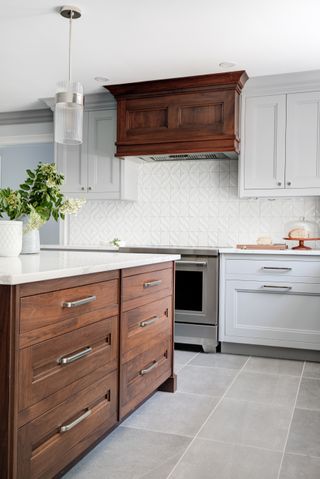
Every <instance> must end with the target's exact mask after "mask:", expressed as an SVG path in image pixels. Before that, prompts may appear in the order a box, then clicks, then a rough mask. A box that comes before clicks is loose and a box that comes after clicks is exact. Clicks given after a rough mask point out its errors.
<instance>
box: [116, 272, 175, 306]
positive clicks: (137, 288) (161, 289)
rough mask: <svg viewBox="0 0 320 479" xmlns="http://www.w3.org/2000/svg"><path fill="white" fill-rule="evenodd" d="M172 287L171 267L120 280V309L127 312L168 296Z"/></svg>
mask: <svg viewBox="0 0 320 479" xmlns="http://www.w3.org/2000/svg"><path fill="white" fill-rule="evenodd" d="M158 266H159V265H158ZM172 287H173V272H172V267H171V268H168V269H162V270H157V271H150V272H146V273H141V274H136V275H134V276H129V277H124V278H122V302H123V305H122V309H123V311H127V310H129V309H133V308H137V307H139V306H141V305H143V304H146V303H148V302H151V301H155V300H156V299H160V298H163V297H165V296H170V295H172Z"/></svg>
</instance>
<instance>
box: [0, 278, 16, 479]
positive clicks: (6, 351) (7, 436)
mask: <svg viewBox="0 0 320 479" xmlns="http://www.w3.org/2000/svg"><path fill="white" fill-rule="evenodd" d="M17 289H18V287H15V286H5V285H1V286H0V471H1V478H3V479H15V478H16V443H17V428H16V423H17V394H16V388H17V381H16V377H17V367H18V365H17V361H16V351H17V334H18V324H17V320H18V316H19V314H18V308H19V305H18V301H17Z"/></svg>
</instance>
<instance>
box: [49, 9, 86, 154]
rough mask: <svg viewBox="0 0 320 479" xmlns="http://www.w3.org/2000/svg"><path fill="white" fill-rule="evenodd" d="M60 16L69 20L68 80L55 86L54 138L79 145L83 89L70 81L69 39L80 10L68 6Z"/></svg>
mask: <svg viewBox="0 0 320 479" xmlns="http://www.w3.org/2000/svg"><path fill="white" fill-rule="evenodd" d="M60 15H62V16H63V17H64V18H68V19H69V78H68V80H67V81H61V82H59V83H58V84H57V90H56V105H55V113H54V138H55V141H56V142H57V143H63V144H65V145H79V144H81V143H82V130H83V87H82V85H81V83H79V82H73V81H72V80H71V37H72V20H76V19H77V18H80V17H81V10H80V9H79V8H78V7H74V6H69V5H68V6H64V7H62V8H61V10H60Z"/></svg>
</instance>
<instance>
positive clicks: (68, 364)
mask: <svg viewBox="0 0 320 479" xmlns="http://www.w3.org/2000/svg"><path fill="white" fill-rule="evenodd" d="M177 259H179V256H178V255H155V254H124V253H93V252H90V253H86V252H65V251H43V252H41V253H40V254H39V255H22V256H20V257H18V258H0V298H1V301H0V305H1V313H0V314H1V316H0V388H1V389H0V391H1V394H0V411H1V412H0V441H1V442H0V471H1V478H3V479H30V478H32V479H35V478H45V479H47V478H49V477H50V478H51V477H55V476H56V475H59V474H61V473H62V471H64V470H66V468H68V467H69V466H70V464H73V463H74V462H75V461H76V460H77V459H78V458H79V457H81V456H82V455H83V454H84V453H85V452H86V451H87V450H88V449H90V448H92V447H93V446H94V445H95V444H96V443H97V442H98V441H99V440H101V439H102V438H103V437H104V436H105V435H106V434H107V433H108V432H110V431H111V430H112V429H113V428H114V427H116V426H117V424H119V422H121V421H122V419H123V418H125V417H126V416H127V415H128V414H130V413H131V412H132V411H133V410H134V409H135V408H136V407H137V406H138V405H139V404H140V403H141V402H142V401H144V400H145V399H146V398H147V397H148V396H149V395H150V394H152V393H153V391H155V390H156V389H157V388H161V389H162V390H165V391H171V392H174V390H175V388H176V377H175V375H174V373H173V291H174V261H175V260H177Z"/></svg>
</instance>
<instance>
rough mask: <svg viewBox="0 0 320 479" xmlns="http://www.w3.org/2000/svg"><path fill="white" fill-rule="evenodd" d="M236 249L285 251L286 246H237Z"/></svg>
mask: <svg viewBox="0 0 320 479" xmlns="http://www.w3.org/2000/svg"><path fill="white" fill-rule="evenodd" d="M237 249H258V250H266V249H267V250H285V249H288V245H286V244H237Z"/></svg>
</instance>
